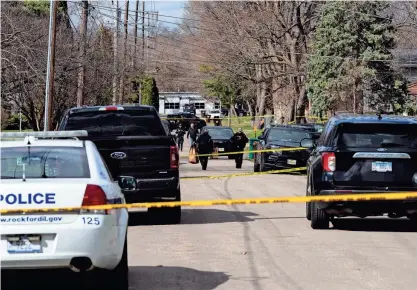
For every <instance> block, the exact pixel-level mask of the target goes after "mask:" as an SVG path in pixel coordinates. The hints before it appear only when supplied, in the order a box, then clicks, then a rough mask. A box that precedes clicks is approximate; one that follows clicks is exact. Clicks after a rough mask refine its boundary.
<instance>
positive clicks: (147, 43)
mask: <svg viewBox="0 0 417 290" xmlns="http://www.w3.org/2000/svg"><path fill="white" fill-rule="evenodd" d="M150 14H151V13H150V11H148V25H147V26H148V33H147V34H148V35H147V37H146V61H145V63H146V65H145V72H146V71H150V69H149V67H148V65H149V37H150V35H149V32H150V31H151V29H152V28H151V24H150Z"/></svg>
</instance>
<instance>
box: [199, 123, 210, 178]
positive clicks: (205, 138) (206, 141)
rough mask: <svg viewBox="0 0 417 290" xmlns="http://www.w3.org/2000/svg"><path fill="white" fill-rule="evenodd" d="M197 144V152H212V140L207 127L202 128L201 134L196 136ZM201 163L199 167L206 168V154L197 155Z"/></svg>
mask: <svg viewBox="0 0 417 290" xmlns="http://www.w3.org/2000/svg"><path fill="white" fill-rule="evenodd" d="M196 144H197V153H198V154H199V155H200V154H211V153H213V148H214V144H213V140H212V139H211V136H210V135H209V133H208V130H207V129H203V132H202V133H201V135H200V136H199V137H198V138H197V141H196ZM198 158H199V159H200V163H201V168H202V169H203V170H206V169H207V163H208V158H209V157H208V156H199V157H198Z"/></svg>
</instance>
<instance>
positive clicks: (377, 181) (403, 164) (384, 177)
mask: <svg viewBox="0 0 417 290" xmlns="http://www.w3.org/2000/svg"><path fill="white" fill-rule="evenodd" d="M307 169H308V172H307V191H306V194H307V196H310V195H312V196H316V195H332V194H361V193H372V192H387V193H390V192H399V191H404V192H407V191H414V192H415V191H416V190H417V120H416V119H415V118H412V117H402V116H389V115H382V116H381V115H351V114H341V115H338V116H335V117H332V118H331V119H330V120H329V121H328V123H327V125H326V127H325V128H324V131H323V133H322V136H321V138H320V140H319V141H318V144H317V147H316V148H315V149H314V150H313V152H312V154H311V157H310V159H309V161H308V167H307ZM306 210H307V219H309V220H311V227H312V228H314V229H326V228H328V227H329V220H331V219H333V218H334V217H344V216H358V217H366V216H378V215H384V214H388V216H389V217H392V218H396V217H402V216H406V217H408V218H410V219H414V220H415V219H416V218H417V201H416V200H396V201H365V202H359V201H354V202H312V203H307V204H306Z"/></svg>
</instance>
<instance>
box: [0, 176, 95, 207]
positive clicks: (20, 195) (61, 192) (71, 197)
mask: <svg viewBox="0 0 417 290" xmlns="http://www.w3.org/2000/svg"><path fill="white" fill-rule="evenodd" d="M89 181H90V180H89V179H27V180H26V181H22V179H13V180H1V186H0V209H48V208H57V207H60V208H62V207H80V206H81V205H82V203H83V199H84V193H85V189H86V187H87V184H88V182H89Z"/></svg>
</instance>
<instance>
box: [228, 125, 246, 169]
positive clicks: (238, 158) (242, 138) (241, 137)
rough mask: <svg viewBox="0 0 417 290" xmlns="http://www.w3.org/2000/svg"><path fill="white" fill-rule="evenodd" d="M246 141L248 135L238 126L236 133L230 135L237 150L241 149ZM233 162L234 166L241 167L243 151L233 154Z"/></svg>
mask: <svg viewBox="0 0 417 290" xmlns="http://www.w3.org/2000/svg"><path fill="white" fill-rule="evenodd" d="M248 141H249V140H248V137H246V135H245V133H243V131H242V128H239V129H238V131H237V133H235V134H234V135H233V137H232V142H233V145H234V148H235V149H236V151H237V152H239V151H243V150H244V149H245V147H246V143H248ZM235 163H236V168H242V163H243V153H239V154H235Z"/></svg>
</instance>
